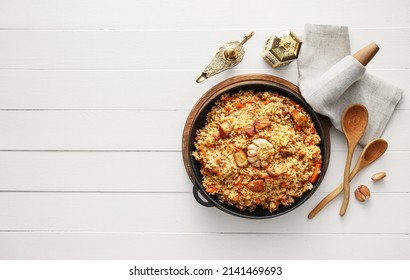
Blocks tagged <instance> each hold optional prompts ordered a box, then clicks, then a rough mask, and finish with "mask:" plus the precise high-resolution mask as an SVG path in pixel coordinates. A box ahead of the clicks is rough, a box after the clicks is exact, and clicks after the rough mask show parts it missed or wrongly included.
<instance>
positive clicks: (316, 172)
mask: <svg viewBox="0 0 410 280" xmlns="http://www.w3.org/2000/svg"><path fill="white" fill-rule="evenodd" d="M321 168H322V163H321V162H317V163H316V164H315V170H314V171H313V175H312V177H310V180H309V181H310V182H311V183H312V184H313V183H314V182H316V180H317V178H318V177H319V174H320V169H321Z"/></svg>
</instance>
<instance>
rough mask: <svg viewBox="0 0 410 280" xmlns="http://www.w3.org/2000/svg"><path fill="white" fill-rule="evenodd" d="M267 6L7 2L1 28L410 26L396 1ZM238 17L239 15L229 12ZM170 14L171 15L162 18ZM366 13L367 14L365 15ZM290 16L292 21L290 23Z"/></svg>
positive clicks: (318, 0)
mask: <svg viewBox="0 0 410 280" xmlns="http://www.w3.org/2000/svg"><path fill="white" fill-rule="evenodd" d="M281 5H283V3H281V2H279V1H271V0H262V1H258V3H257V4H255V3H254V2H251V1H246V0H237V1H235V3H234V4H233V3H232V2H231V1H221V0H209V1H207V2H206V3H204V2H202V1H198V0H194V1H147V0H139V1H133V0H121V1H114V0H87V1H82V0H74V1H69V0H64V1H61V0H60V1H58V2H56V1H52V0H40V1H35V2H33V1H27V0H14V1H12V0H10V1H2V3H1V6H0V7H1V8H0V27H1V28H145V29H156V28H166V29H168V28H169V29H172V28H178V29H192V28H199V29H225V28H249V27H252V28H277V29H279V30H281V29H288V28H289V27H295V26H296V27H297V26H303V25H304V24H305V23H307V22H315V23H322V24H338V25H348V26H352V27H363V26H367V27H381V26H383V27H389V26H390V27H396V26H408V25H409V18H408V13H407V12H408V10H409V4H408V1H406V0H392V1H377V3H374V1H371V0H363V1H354V0H346V1H332V2H329V1H325V0H314V1H308V2H307V1H291V2H287V3H286V6H285V7H283V9H280V10H278V8H279V7H281ZM232 10H233V11H234V14H231V13H230V12H232ZM160 11H166V12H160ZM363 11H367V12H366V13H363ZM289 15H292V17H291V18H289Z"/></svg>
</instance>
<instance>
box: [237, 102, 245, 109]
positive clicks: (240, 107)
mask: <svg viewBox="0 0 410 280" xmlns="http://www.w3.org/2000/svg"><path fill="white" fill-rule="evenodd" d="M235 106H236V108H238V109H242V108H244V107H245V104H242V103H236V104H235Z"/></svg>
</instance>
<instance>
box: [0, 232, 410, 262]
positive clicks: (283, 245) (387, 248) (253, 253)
mask: <svg viewBox="0 0 410 280" xmlns="http://www.w3.org/2000/svg"><path fill="white" fill-rule="evenodd" d="M409 241H410V240H409V235H405V234H393V235H384V234H341V235H338V234H240V235H239V234H189V233H188V234H175V233H171V234H157V233H154V234H153V233H149V234H144V233H142V234H140V233H125V234H124V233H36V232H35V233H31V232H30V233H21V232H20V233H15V232H10V233H0V247H1V248H2V250H1V251H0V259H3V260H4V259H9V260H18V259H24V260H38V259H44V260H48V259H81V260H85V259H95V260H98V259H100V260H104V259H110V260H113V259H119V260H124V259H132V260H136V259H139V260H144V259H145V260H147V259H148V260H155V259H161V260H163V259H171V260H173V259H200V260H209V259H215V258H216V257H217V258H218V259H235V260H240V259H243V260H249V259H252V260H259V259H298V260H299V259H317V260H322V259H335V260H339V259H371V260H372V259H383V260H385V259H394V260H397V259H409V257H410V253H409V252H410V242H409ZM269 248H270V249H269ZM357 248H360V249H359V250H358V249H357Z"/></svg>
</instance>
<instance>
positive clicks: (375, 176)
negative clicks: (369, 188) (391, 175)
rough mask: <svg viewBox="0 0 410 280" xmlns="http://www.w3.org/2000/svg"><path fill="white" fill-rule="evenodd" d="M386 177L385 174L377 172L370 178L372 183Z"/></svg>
mask: <svg viewBox="0 0 410 280" xmlns="http://www.w3.org/2000/svg"><path fill="white" fill-rule="evenodd" d="M386 176H387V174H386V172H377V173H376V174H374V175H373V176H372V180H373V181H380V180H381V179H383V178H384V177H386Z"/></svg>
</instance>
